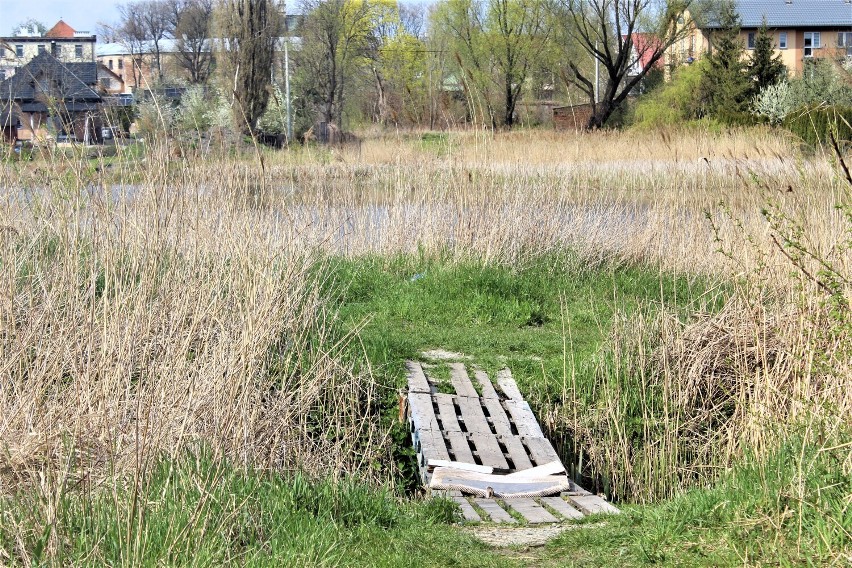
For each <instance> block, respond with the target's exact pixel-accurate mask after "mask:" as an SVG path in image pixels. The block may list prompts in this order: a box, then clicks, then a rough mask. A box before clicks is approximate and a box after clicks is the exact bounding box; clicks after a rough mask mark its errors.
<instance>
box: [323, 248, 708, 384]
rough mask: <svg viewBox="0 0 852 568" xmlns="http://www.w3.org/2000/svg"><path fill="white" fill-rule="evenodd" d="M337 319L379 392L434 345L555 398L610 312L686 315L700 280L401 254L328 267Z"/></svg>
mask: <svg viewBox="0 0 852 568" xmlns="http://www.w3.org/2000/svg"><path fill="white" fill-rule="evenodd" d="M332 271H333V275H334V279H333V280H334V282H335V283H336V284H337V285H338V286H339V288H340V294H341V295H340V305H339V308H340V314H341V319H342V321H343V322H344V325H346V326H348V327H349V328H350V329H354V328H356V327H360V332H359V335H360V339H361V341H362V342H363V345H364V348H365V350H366V354H367V356H368V358H369V360H370V362H371V364H372V366H373V369H374V371H377V372H378V373H379V374H380V376H383V377H384V378H385V381H386V383H387V384H388V385H393V386H402V385H403V384H404V366H403V364H404V361H405V360H406V359H410V358H415V359H422V357H421V356H420V352H422V351H424V350H428V349H435V348H442V349H448V350H450V351H457V352H461V353H464V354H465V355H467V356H469V357H471V361H472V362H475V363H476V364H478V365H480V366H482V367H483V368H485V369H486V370H488V371H491V372H494V371H496V370H498V369H500V368H502V367H505V366H508V367H509V368H510V369H511V370H512V372H513V374H514V376H515V378H516V379H517V381H518V383H519V385H520V386H521V389H522V390H524V391H525V392H527V393H529V392H530V391H535V392H536V393H537V394H538V395H540V396H542V397H543V398H542V400H557V399H559V398H560V397H561V396H562V384H563V378H564V377H565V372H566V370H568V371H570V367H571V366H572V365H573V366H575V367H576V369H577V372H578V373H580V374H582V373H584V372H590V368H589V364H590V361H591V359H592V358H593V357H594V355H595V353H596V351H597V349H598V347H599V346H600V344H601V341H602V340H603V338H604V337H605V334H606V333H607V330H608V328H609V325H610V321H611V318H612V316H613V314H614V313H616V312H617V311H618V312H629V311H631V310H633V309H635V308H636V307H638V306H640V305H647V304H648V303H649V302H661V303H665V304H668V305H672V306H681V307H682V308H683V309H684V310H689V309H690V308H692V307H694V306H695V304H696V303H697V302H698V301H700V298H701V297H702V294H704V293H705V292H706V290H707V283H706V282H704V281H701V280H697V279H688V278H686V277H675V276H672V275H669V274H665V273H660V272H658V271H655V270H650V269H645V268H640V267H631V266H617V265H614V266H608V265H601V266H598V267H594V268H583V267H581V265H580V263H579V261H576V260H575V259H573V258H571V256H570V255H560V256H552V257H545V258H541V259H538V260H535V261H532V262H531V263H529V264H528V265H526V266H522V267H518V268H513V267H506V266H494V265H488V266H486V265H483V264H480V263H477V262H450V261H445V260H441V259H423V258H417V257H411V256H400V257H395V258H390V259H389V258H386V257H364V258H358V259H354V260H340V259H335V260H334V261H333V262H332ZM566 353H567V354H568V356H567V357H566Z"/></svg>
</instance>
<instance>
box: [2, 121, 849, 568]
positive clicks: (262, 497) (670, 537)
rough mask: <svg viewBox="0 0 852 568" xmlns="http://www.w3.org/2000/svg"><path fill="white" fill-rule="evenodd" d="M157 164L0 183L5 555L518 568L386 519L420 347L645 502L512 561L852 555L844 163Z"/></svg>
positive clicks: (585, 155)
mask: <svg viewBox="0 0 852 568" xmlns="http://www.w3.org/2000/svg"><path fill="white" fill-rule="evenodd" d="M687 142H688V144H687ZM173 151H174V147H168V146H163V145H159V144H156V143H155V144H152V145H150V146H148V147H146V148H145V150H144V154H142V155H137V156H134V157H133V158H132V160H124V159H122V158H120V159H118V160H115V161H113V162H111V165H110V167H109V168H106V167H97V166H96V167H93V164H92V162H90V161H89V160H88V159H82V158H80V157H75V156H74V155H55V156H53V157H51V158H50V159H49V160H42V159H40V158H39V159H37V160H35V161H34V162H31V163H21V162H12V163H5V164H3V166H2V169H0V183H2V186H3V187H6V188H12V190H11V191H9V192H8V194H7V196H6V199H5V200H4V202H3V206H2V208H0V225H2V231H0V263H2V268H3V270H2V271H0V274H2V280H0V290H2V302H4V304H3V310H2V312H0V314H2V319H0V326H2V327H0V332H2V333H0V338H2V341H0V350H2V352H0V355H2V357H0V360H2V361H3V367H2V369H3V371H2V372H3V377H4V381H3V382H2V383H0V415H2V416H3V417H4V422H3V423H2V425H0V448H2V452H3V455H4V459H5V461H4V467H2V468H0V503H1V504H0V507H2V515H3V519H2V523H0V525H1V526H2V533H1V534H0V557H2V558H3V563H20V564H24V563H26V561H27V559H30V560H33V559H41V560H42V562H43V563H45V564H59V563H62V562H67V563H77V564H85V563H86V562H88V559H90V558H92V559H105V561H111V562H114V563H116V564H131V563H133V562H134V561H135V559H147V558H151V559H153V560H161V561H162V562H166V563H171V562H172V561H173V562H174V563H181V562H184V563H193V562H201V561H202V560H203V559H206V558H209V559H212V560H211V561H218V560H219V559H225V560H227V559H235V560H241V561H242V560H244V561H246V562H256V563H258V564H263V563H275V562H278V561H285V560H286V559H288V558H290V559H291V561H292V562H295V563H297V564H298V563H299V562H302V561H300V560H299V558H300V557H299V556H298V554H303V555H306V556H302V557H301V558H303V559H310V558H313V559H314V560H316V559H318V558H325V559H326V562H327V563H328V564H330V565H335V564H344V565H345V564H347V563H358V564H360V565H364V564H366V565H369V564H377V565H389V566H393V565H402V566H405V565H411V562H412V559H414V560H417V562H418V564H423V563H428V562H429V561H430V560H431V559H433V558H434V559H435V562H436V563H437V562H438V561H451V560H458V562H459V563H460V564H462V565H465V563H468V565H483V564H485V565H488V563H489V562H493V563H494V564H499V563H500V562H509V561H507V560H505V559H501V558H495V557H493V556H490V555H488V554H485V553H484V552H483V549H482V548H481V547H478V546H477V545H475V544H473V543H472V542H471V541H470V540H469V538H468V537H467V536H466V535H464V534H463V533H461V532H458V531H457V530H456V529H455V528H453V527H450V526H448V524H447V523H448V522H449V520H450V518H449V517H448V515H447V511H446V510H445V509H444V508H442V507H444V505H442V504H440V503H438V502H435V503H431V504H420V505H418V504H415V505H407V504H404V503H402V502H401V501H398V499H400V497H401V496H402V487H401V485H402V484H401V483H400V475H401V474H402V475H404V473H405V467H406V466H405V455H404V454H405V451H406V449H407V447H408V439H407V437H406V435H405V434H404V433H403V434H400V431H399V430H396V429H394V427H393V426H392V425H391V423H390V422H391V421H390V420H389V414H392V410H393V407H394V405H395V403H396V389H397V388H398V387H399V385H400V384H401V380H402V374H401V367H400V364H401V360H402V359H404V358H405V357H407V356H412V355H417V353H418V352H419V351H421V350H423V349H426V348H430V347H442V348H450V349H457V350H460V351H463V352H465V353H466V354H469V355H472V356H473V357H474V358H473V359H472V363H478V364H481V365H484V366H485V367H486V368H488V369H491V370H493V369H495V368H497V367H499V366H501V365H503V364H504V363H507V362H508V364H509V365H510V366H511V367H512V369H513V371H514V372H515V374H516V376H517V377H518V378H519V381H520V383H521V386H522V388H524V390H525V391H526V392H525V394H527V395H528V396H529V398H530V399H531V401H532V402H533V403H534V404H535V405H536V408H537V410H538V411H539V415H540V417H541V419H542V422H543V425H544V426H545V427H546V428H547V429H548V430H549V432H550V433H551V434H552V435H553V436H554V437H555V438H557V441H558V442H559V444H560V445H561V447H562V449H563V451H565V454H566V457H567V458H568V459H569V462H571V463H573V464H575V466H576V468H577V472H578V473H582V474H584V475H587V476H588V477H589V479H590V480H596V481H597V482H599V486H598V487H599V488H600V489H601V490H603V491H605V492H607V493H608V494H610V495H612V496H614V497H615V498H617V499H619V500H620V502H621V503H622V504H623V505H626V504H627V503H628V502H646V503H649V505H646V506H639V507H630V506H627V507H626V508H627V511H628V513H627V514H626V515H624V516H623V517H621V518H618V519H613V520H608V521H606V522H605V523H604V524H602V525H597V524H595V523H597V522H598V521H600V519H598V520H593V524H589V525H584V526H583V527H582V528H581V529H578V530H577V532H576V533H569V534H567V535H565V536H563V537H562V539H561V540H559V541H557V542H556V543H554V544H553V545H552V546H551V547H550V548H548V549H547V550H546V551H543V552H542V551H539V552H537V553H535V558H536V561H542V562H545V561H546V562H552V563H553V564H554V565H571V564H572V563H573V562H574V558H578V559H579V558H588V559H589V561H590V562H592V563H594V562H597V563H599V564H605V563H606V560H607V558H615V557H617V558H620V559H623V560H624V563H625V564H629V563H634V564H643V563H663V564H681V565H689V564H695V563H697V562H699V561H701V562H705V564H708V565H712V564H723V565H724V564H740V563H743V561H744V560H743V559H745V563H751V564H760V563H764V562H769V561H772V560H773V559H775V558H776V557H779V556H780V557H781V558H782V559H783V561H786V562H790V563H795V562H802V561H807V560H808V559H813V561H814V562H815V563H829V562H832V561H833V562H836V563H842V562H843V561H844V559H845V558H847V557H848V555H849V542H850V539H849V533H850V519H849V511H850V504H849V502H848V494H849V489H848V479H849V477H850V476H849V473H850V471H852V470H851V469H850V468H852V464H850V459H852V458H850V457H849V456H850V455H851V454H850V452H849V451H848V450H849V448H850V447H849V445H848V443H849V435H850V434H849V430H848V425H849V422H848V416H849V415H850V412H852V409H850V405H852V401H850V398H849V393H850V392H852V389H850V388H849V377H850V376H852V374H850V372H849V361H850V358H849V347H848V346H849V345H850V341H849V335H848V334H849V329H850V326H849V319H848V318H849V305H848V299H847V298H848V282H849V277H848V274H847V271H846V267H847V266H848V262H847V260H848V254H849V247H848V243H847V240H846V237H847V228H848V219H849V215H848V205H847V204H848V199H847V194H848V184H847V182H846V181H845V179H844V174H843V169H842V167H841V168H840V169H837V168H835V167H834V166H835V165H840V164H837V163H836V162H835V163H834V164H832V163H831V162H830V161H829V160H827V159H826V157H825V156H824V155H821V154H819V153H816V154H813V153H812V154H808V155H802V154H800V153H798V152H797V150H796V148H795V147H794V146H792V143H791V142H790V140H789V139H785V138H782V137H777V136H774V134H773V133H772V132H771V131H768V130H764V129H755V130H748V129H740V130H734V131H730V132H728V131H726V132H721V133H712V132H701V131H697V130H668V131H661V132H626V133H592V134H570V135H569V134H552V133H547V134H543V133H539V132H532V133H529V132H514V133H508V134H497V135H494V134H492V133H487V134H485V133H478V132H477V133H472V132H468V133H444V134H441V135H435V136H433V137H425V138H424V137H421V136H417V135H408V136H402V135H400V136H394V137H377V138H372V139H368V140H365V142H364V143H363V144H361V145H359V146H357V147H354V146H344V147H335V148H313V147H307V148H303V149H300V150H298V151H292V152H286V153H284V152H282V153H272V152H266V151H263V150H259V151H258V150H256V149H254V148H252V149H251V152H250V153H249V154H247V155H244V156H240V155H235V154H233V153H228V152H226V153H222V154H215V153H213V152H211V153H208V154H201V153H200V152H199V153H198V154H195V153H192V152H186V153H184V154H183V155H181V156H180V157H179V158H177V159H175V158H173V156H172V153H173ZM521 152H523V155H524V156H526V160H525V162H524V163H518V161H517V158H516V157H517V156H518V155H519V153H521ZM790 155H793V156H795V157H796V160H789V159H787V158H786V156H790ZM212 156H215V157H216V159H212ZM781 156H785V157H784V158H782V157H781ZM702 158H706V160H705V159H702ZM261 160H262V167H260V161H261ZM708 164H709V165H708ZM104 165H106V164H104ZM122 181H124V182H125V184H122V183H121V182H122ZM117 182H118V184H117V185H116V183H117ZM131 182H132V183H131ZM720 201H722V203H720ZM720 283H721V284H720ZM501 355H502V356H504V357H506V359H502V358H498V356H501ZM199 448H204V450H203V451H201V452H200V451H199ZM199 455H200V456H203V457H198V456H199ZM580 458H582V466H580V465H579V463H580ZM399 464H402V466H401V467H400V466H399ZM297 472H299V473H298V475H297ZM309 480H310V481H309ZM366 486H369V488H368V487H366ZM381 486H384V487H385V488H386V489H385V490H378V489H376V487H381ZM295 501H298V502H299V503H300V504H296V503H295ZM301 503H313V504H314V505H311V506H309V507H307V510H306V509H305V508H304V507H302V505H301ZM320 509H323V510H326V509H328V510H330V511H331V512H330V513H329V514H327V515H326V514H324V513H323V512H321V511H320ZM356 509H357V510H358V511H359V513H358V514H355V513H353V511H354V510H356ZM360 512H363V513H364V514H363V515H362V514H361V513H360ZM254 520H257V522H256V523H255V522H254ZM166 521H168V522H166ZM171 525H174V526H175V527H176V529H171V530H172V532H169V530H170V529H168V526H171ZM288 527H289V528H288ZM292 527H300V528H299V530H300V531H302V533H303V534H304V535H306V536H305V540H299V541H298V542H297V543H296V544H294V545H293V546H290V545H285V544H280V543H282V542H284V541H286V540H287V538H288V536H287V535H288V534H289V533H287V532H286V531H290V530H293V529H292ZM184 529H185V530H184ZM663 529H665V531H663ZM747 529H748V530H747ZM175 530H179V531H183V532H180V533H175V532H174V531H175ZM192 531H195V532H192ZM302 533H300V534H302ZM422 533H429V534H428V535H427V536H426V537H423V536H422ZM92 534H95V535H100V536H101V537H102V538H100V539H98V538H95V537H92V536H91V535H92ZM190 535H191V536H192V538H195V539H197V540H199V541H200V542H201V543H202V545H201V546H200V547H199V551H198V553H197V554H195V555H194V556H191V557H190V556H189V554H190V553H191V552H192V549H191V548H190V545H189V544H187V542H190V541H189V536H190ZM415 535H416V536H417V537H418V538H425V539H427V546H426V547H424V548H423V549H418V550H424V552H423V556H422V557H417V556H415V555H411V554H406V553H404V552H400V551H405V550H407V549H408V548H410V546H412V545H410V544H409V543H410V542H411V540H412V539H413V538H414V536H415ZM430 538H434V539H436V540H434V541H431V540H428V539H430ZM726 539H733V540H734V542H733V543H729V544H727V545H724V541H725V540H726ZM588 542H594V543H596V544H597V545H598V546H596V547H595V548H594V550H590V547H589V546H588V545H587V544H584V543H588ZM383 545H386V546H383ZM277 547H278V548H277ZM170 548H171V551H170V550H169V549H170ZM349 548H352V549H353V550H354V551H355V552H353V555H352V556H351V557H350V556H347V555H345V554H342V553H341V552H340V551H341V550H344V549H345V550H348V549H349ZM455 548H458V549H459V550H461V552H460V553H459V554H458V555H450V554H449V551H452V550H454V549H455ZM468 553H469V554H468ZM84 554H90V556H85V555H84ZM171 554H174V556H170V555H171ZM321 554H326V556H321ZM288 555H289V556H288ZM353 559H354V560H353ZM92 562H97V560H92ZM519 562H521V563H522V562H523V560H520V561H519ZM303 563H309V562H308V560H304V562H303Z"/></svg>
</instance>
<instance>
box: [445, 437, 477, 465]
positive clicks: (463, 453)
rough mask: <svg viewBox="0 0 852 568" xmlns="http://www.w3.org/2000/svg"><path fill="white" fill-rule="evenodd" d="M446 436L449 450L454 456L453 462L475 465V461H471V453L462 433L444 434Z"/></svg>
mask: <svg viewBox="0 0 852 568" xmlns="http://www.w3.org/2000/svg"><path fill="white" fill-rule="evenodd" d="M446 434H447V439H448V440H449V441H450V450H451V451H452V452H453V455H454V456H455V460H454V461H457V462H465V463H473V464H475V463H476V460H474V459H473V453H472V452H471V451H470V445H469V444H468V443H467V436H466V435H465V434H464V432H446Z"/></svg>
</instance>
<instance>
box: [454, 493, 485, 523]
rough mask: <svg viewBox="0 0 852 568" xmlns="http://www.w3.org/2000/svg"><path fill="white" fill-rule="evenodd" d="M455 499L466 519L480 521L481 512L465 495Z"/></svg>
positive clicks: (474, 521) (473, 521)
mask: <svg viewBox="0 0 852 568" xmlns="http://www.w3.org/2000/svg"><path fill="white" fill-rule="evenodd" d="M453 501H455V502H456V503H458V505H459V508H460V509H461V512H462V517H464V520H466V521H468V522H472V523H478V522H479V521H481V520H482V517H480V516H479V513H477V512H476V509H474V508H473V506H472V505H471V504H470V503H469V502H468V500H467V499H465V498H464V497H453Z"/></svg>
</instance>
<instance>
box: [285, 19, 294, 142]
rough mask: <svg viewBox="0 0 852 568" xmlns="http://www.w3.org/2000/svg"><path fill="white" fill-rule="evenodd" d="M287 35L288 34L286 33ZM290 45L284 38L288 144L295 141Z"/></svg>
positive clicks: (287, 39)
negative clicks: (291, 95) (291, 106)
mask: <svg viewBox="0 0 852 568" xmlns="http://www.w3.org/2000/svg"><path fill="white" fill-rule="evenodd" d="M285 33H287V32H286V31H285ZM288 43H290V38H289V36H287V37H285V38H284V99H285V101H286V106H287V144H288V145H289V144H290V142H292V141H293V115H292V113H291V110H290V56H289V53H288V51H287V44H288Z"/></svg>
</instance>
